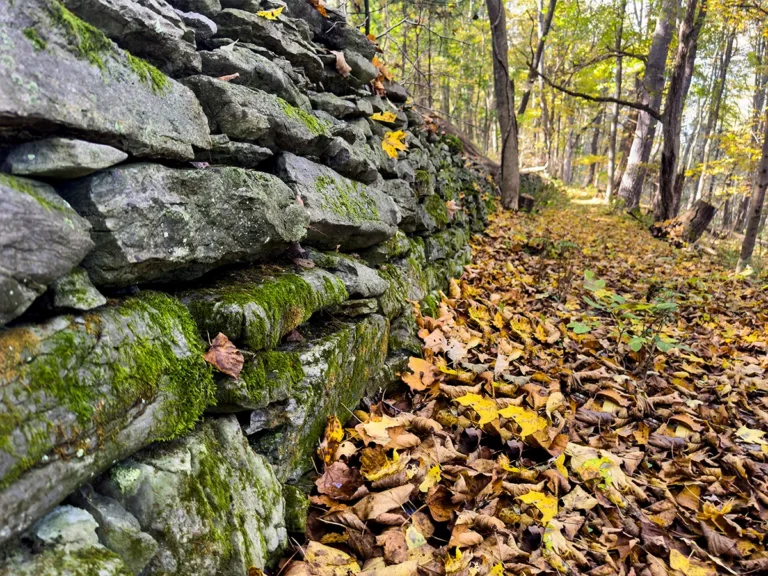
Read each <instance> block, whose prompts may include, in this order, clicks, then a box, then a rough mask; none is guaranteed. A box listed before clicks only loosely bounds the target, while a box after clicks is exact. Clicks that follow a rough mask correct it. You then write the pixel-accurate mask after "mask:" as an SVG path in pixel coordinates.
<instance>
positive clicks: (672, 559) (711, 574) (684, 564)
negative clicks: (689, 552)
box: [669, 548, 717, 576]
mask: <svg viewBox="0 0 768 576" xmlns="http://www.w3.org/2000/svg"><path fill="white" fill-rule="evenodd" d="M669 565H670V566H671V567H672V570H680V572H682V573H683V574H685V576H715V575H716V574H717V570H715V567H714V566H711V565H710V564H707V563H705V562H699V561H698V560H696V559H693V558H687V557H686V556H683V555H682V554H681V553H680V552H678V551H677V550H675V549H674V548H673V549H672V551H671V552H670V553H669Z"/></svg>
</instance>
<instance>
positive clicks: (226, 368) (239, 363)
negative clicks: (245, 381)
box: [204, 332, 245, 378]
mask: <svg viewBox="0 0 768 576" xmlns="http://www.w3.org/2000/svg"><path fill="white" fill-rule="evenodd" d="M204 358H205V361H206V362H208V363H209V364H211V365H212V366H213V367H214V368H216V370H218V371H219V372H222V373H224V374H226V375H227V376H231V377H232V378H238V377H239V376H240V371H241V370H242V369H243V364H244V363H245V359H244V358H243V355H242V354H241V353H240V350H238V349H237V348H236V347H235V345H234V344H232V342H230V340H229V338H227V337H226V336H225V335H224V334H222V333H221V332H219V333H218V334H217V335H216V338H214V339H213V342H211V347H210V348H208V352H206V353H205V356H204Z"/></svg>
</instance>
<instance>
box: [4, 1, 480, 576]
mask: <svg viewBox="0 0 768 576" xmlns="http://www.w3.org/2000/svg"><path fill="white" fill-rule="evenodd" d="M0 53H2V56H1V57H0V159H1V160H2V165H1V166H0V170H1V171H0V326H2V325H5V327H4V328H0V575H6V574H8V575H10V574H14V575H16V574H35V575H48V574H73V575H76V574H82V575H86V574H87V575H90V574H101V575H116V574H144V575H155V574H196V575H207V574H210V575H214V574H217V575H218V574H222V575H229V574H232V575H241V574H245V573H246V572H247V570H248V568H249V567H250V566H257V567H260V568H261V567H264V566H265V565H266V564H268V563H269V561H270V560H272V559H274V558H275V556H276V555H277V554H279V552H280V551H281V549H282V548H283V547H284V546H285V543H286V538H287V531H288V530H289V529H290V530H301V529H302V528H301V525H302V517H301V515H302V514H301V513H302V507H303V506H305V498H304V497H303V496H302V493H301V490H299V489H297V482H298V481H299V480H300V477H301V476H302V474H304V473H305V472H306V471H308V470H310V469H311V467H312V462H311V458H312V455H313V451H314V447H315V446H316V443H317V441H318V439H319V437H320V436H321V434H322V431H323V428H324V425H325V422H326V418H327V416H329V415H332V414H339V415H340V416H341V415H343V414H345V413H346V411H347V409H348V408H353V407H354V406H355V405H356V404H357V402H358V401H359V400H360V398H361V397H362V396H363V395H364V394H365V393H366V392H369V391H373V390H376V389H378V388H380V387H383V386H386V385H387V384H388V383H390V382H392V381H393V380H394V379H395V378H396V374H397V372H398V371H399V370H400V369H402V367H403V365H404V361H406V360H407V358H408V356H409V355H410V354H411V353H416V352H418V345H417V342H416V341H415V323H414V321H413V317H412V314H411V305H410V304H409V301H420V302H422V304H423V306H424V307H427V308H428V309H434V307H435V305H436V303H437V302H438V301H439V291H441V290H443V291H444V290H446V288H447V285H448V281H449V279H450V278H451V277H456V276H458V275H460V274H461V272H462V269H463V266H464V265H466V264H467V263H468V261H469V247H468V241H469V236H470V234H471V233H472V232H473V231H478V230H481V229H482V228H483V226H484V223H485V218H486V216H485V213H486V212H485V204H484V200H483V198H487V197H488V194H489V193H490V192H491V184H490V183H489V180H488V179H487V178H486V175H485V174H483V173H482V172H481V170H480V169H479V168H477V167H475V166H474V165H472V163H471V162H470V161H468V160H467V159H466V158H464V157H463V156H462V155H461V152H460V149H459V148H458V147H457V144H456V142H455V141H445V140H443V139H441V138H440V137H439V136H438V135H436V134H434V133H433V132H430V131H429V130H427V129H426V127H425V125H424V120H423V118H422V117H421V116H420V115H419V114H418V113H417V112H416V111H414V110H413V109H412V108H410V107H409V106H408V105H407V104H406V94H405V91H404V90H403V89H402V87H400V86H398V85H396V84H393V83H390V82H385V83H384V86H385V89H386V95H378V94H376V93H375V91H374V90H373V89H372V87H371V81H372V80H374V79H375V78H376V77H377V75H378V70H377V68H376V66H374V64H373V63H372V58H373V56H374V54H375V46H374V45H373V44H372V43H371V42H370V41H369V40H368V39H367V38H366V37H365V36H363V35H362V34H361V33H360V32H359V31H358V30H357V29H355V28H354V27H352V26H350V25H348V24H347V23H346V21H345V20H344V18H343V17H342V16H341V15H339V14H337V13H335V12H334V11H332V10H329V11H328V16H327V17H325V16H323V15H321V14H320V13H319V12H318V11H317V10H316V8H314V7H313V6H312V4H310V3H309V2H308V1H307V0H288V2H287V3H283V2H280V1H278V0H167V1H166V0H63V1H60V0H24V1H19V0H0ZM339 55H341V56H339ZM341 57H343V59H344V61H345V62H346V64H347V65H348V66H349V68H351V72H350V73H349V74H348V75H342V73H341V72H340V71H339V67H337V62H338V61H339V59H340V58H341ZM341 70H342V71H343V70H344V67H341ZM385 112H391V116H390V115H385V116H384V118H389V117H393V119H392V121H391V122H383V121H377V120H373V119H371V116H372V115H374V114H375V113H385ZM393 130H404V131H405V132H406V135H407V137H406V142H407V145H408V150H407V151H406V152H401V153H400V154H399V156H398V157H397V158H391V157H389V156H388V155H387V154H386V152H385V151H384V150H383V148H382V141H383V139H384V138H385V137H386V132H388V131H393ZM456 206H458V207H459V209H458V211H456V212H455V214H454V213H453V212H454V207H456ZM219 332H221V333H223V334H225V335H226V336H227V337H228V338H229V339H230V340H231V341H232V342H234V343H235V344H236V345H237V346H238V348H240V349H241V350H243V351H244V352H245V358H246V363H245V366H244V368H243V370H242V372H241V373H240V375H239V377H238V378H232V377H230V376H226V375H224V374H219V373H217V372H214V370H213V369H212V368H211V367H210V366H209V365H208V364H207V363H206V362H205V361H204V359H203V354H204V351H205V349H206V342H207V341H209V340H211V339H213V337H214V336H216V334H218V333H219Z"/></svg>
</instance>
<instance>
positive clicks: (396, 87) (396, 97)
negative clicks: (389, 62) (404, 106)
mask: <svg viewBox="0 0 768 576" xmlns="http://www.w3.org/2000/svg"><path fill="white" fill-rule="evenodd" d="M384 90H386V91H387V98H389V99H390V100H392V102H405V101H406V100H408V91H407V90H406V89H405V88H404V87H403V86H401V85H400V84H398V83H397V82H390V81H389V80H384Z"/></svg>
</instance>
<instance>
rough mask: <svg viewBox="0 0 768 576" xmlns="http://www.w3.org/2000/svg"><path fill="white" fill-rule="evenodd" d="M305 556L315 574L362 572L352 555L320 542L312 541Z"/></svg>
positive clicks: (344, 575)
mask: <svg viewBox="0 0 768 576" xmlns="http://www.w3.org/2000/svg"><path fill="white" fill-rule="evenodd" d="M304 558H305V560H306V561H307V563H308V564H309V567H310V570H311V572H312V573H313V574H322V575H323V576H347V575H349V574H356V573H358V572H360V565H359V564H358V563H357V562H355V559H354V558H352V556H350V555H349V554H346V553H345V552H342V551H341V550H337V549H336V548H331V547H330V546H324V545H323V544H320V542H314V541H312V542H310V543H309V544H308V545H307V551H306V554H305V556H304Z"/></svg>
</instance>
